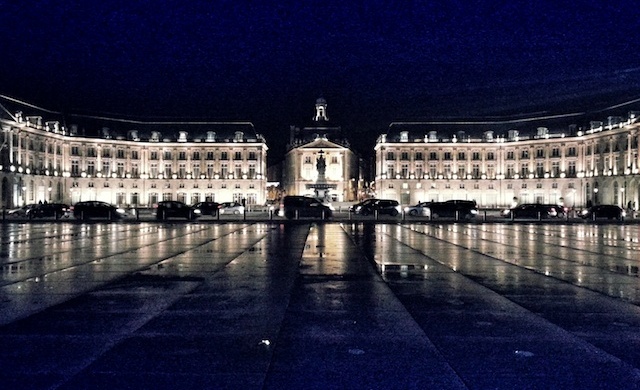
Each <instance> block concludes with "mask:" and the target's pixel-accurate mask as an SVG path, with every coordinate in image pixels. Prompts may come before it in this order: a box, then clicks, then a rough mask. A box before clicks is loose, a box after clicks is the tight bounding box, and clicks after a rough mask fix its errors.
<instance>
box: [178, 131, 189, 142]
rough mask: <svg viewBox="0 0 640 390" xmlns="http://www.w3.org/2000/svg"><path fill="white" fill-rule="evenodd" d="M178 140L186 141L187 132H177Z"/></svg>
mask: <svg viewBox="0 0 640 390" xmlns="http://www.w3.org/2000/svg"><path fill="white" fill-rule="evenodd" d="M178 134H179V135H178V142H187V132H186V131H181V132H179V133H178Z"/></svg>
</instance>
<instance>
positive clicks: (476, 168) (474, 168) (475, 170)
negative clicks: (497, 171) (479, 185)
mask: <svg viewBox="0 0 640 390" xmlns="http://www.w3.org/2000/svg"><path fill="white" fill-rule="evenodd" d="M471 175H472V176H473V178H474V179H480V164H473V166H472V167H471Z"/></svg>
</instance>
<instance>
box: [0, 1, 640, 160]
mask: <svg viewBox="0 0 640 390" xmlns="http://www.w3.org/2000/svg"><path fill="white" fill-rule="evenodd" d="M3 11H4V15H3V17H2V23H0V39H1V40H2V42H3V45H4V50H3V54H4V55H3V70H2V72H0V93H2V94H4V95H8V96H12V97H15V98H17V99H20V100H24V101H26V102H29V103H32V104H34V105H38V106H41V107H44V108H48V109H51V110H56V111H62V112H76V113H88V114H107V115H109V116H116V117H142V118H158V117H171V118H196V119H197V118H204V119H207V120H236V121H240V120H243V121H244V120H246V121H250V122H252V123H253V124H254V125H255V127H256V130H257V131H258V132H259V133H262V134H264V135H265V137H266V138H267V139H268V140H270V148H271V150H272V151H273V153H275V154H280V153H282V152H283V151H284V146H285V145H284V143H286V141H285V140H284V139H283V137H281V134H282V132H283V131H288V129H289V126H290V125H294V126H300V127H303V126H305V125H307V124H308V122H309V120H310V119H311V117H312V115H313V110H314V103H315V100H316V99H317V98H318V97H320V96H322V97H324V98H325V99H326V100H327V103H328V113H329V117H330V119H331V121H332V123H333V124H335V125H337V126H341V127H342V129H343V130H344V131H345V132H346V133H347V134H351V135H352V136H353V137H354V138H355V139H357V140H358V141H359V142H358V145H362V148H361V149H362V150H363V151H367V150H368V149H369V147H370V146H372V145H373V142H374V141H375V138H376V137H377V135H378V134H380V133H382V132H384V131H385V130H386V129H387V127H388V126H389V123H391V122H393V121H399V120H439V119H459V118H478V117H480V118H483V117H488V116H505V115H506V116H518V115H520V116H527V115H530V114H533V115H537V114H538V113H540V112H545V113H556V114H557V113H566V112H574V111H584V112H591V111H593V110H596V111H597V110H601V109H604V108H606V107H609V106H612V105H616V104H620V103H622V102H625V101H628V100H632V99H635V98H637V97H638V96H639V95H640V77H638V76H640V60H639V59H638V57H637V56H634V55H632V54H633V53H634V50H635V46H634V43H635V42H634V37H636V36H637V31H640V17H639V16H640V9H638V7H637V6H636V5H635V4H634V3H631V2H626V1H623V2H617V3H616V4H610V3H608V2H604V1H596V2H593V1H589V2H587V1H578V2H574V3H572V4H571V5H563V4H556V3H554V2H547V1H534V2H527V3H526V4H510V3H508V4H506V3H503V2H498V1H472V2H446V3H443V4H435V3H423V2H407V3H403V4H402V5H397V4H393V3H390V2H385V1H356V2H351V3H344V2H335V1H327V2H323V3H322V4H318V3H315V2H313V3H312V2H305V1H303V2H286V1H285V2H277V3H274V4H269V3H268V2H267V3H260V4H243V3H238V2H232V1H223V0H220V1H215V2H204V1H193V2H189V3H188V4H184V3H182V2H178V1H169V2H165V3H163V7H158V6H157V5H156V4H154V2H152V1H149V0H141V1H137V2H128V1H120V0H115V1H110V2H91V1H88V2H82V3H77V2H70V1H64V0H63V1H49V0H41V1H30V0H25V1H22V2H19V3H10V2H9V3H7V4H3Z"/></svg>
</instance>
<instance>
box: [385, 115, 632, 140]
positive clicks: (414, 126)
mask: <svg viewBox="0 0 640 390" xmlns="http://www.w3.org/2000/svg"><path fill="white" fill-rule="evenodd" d="M638 117H639V115H638V112H635V111H630V112H628V113H627V115H626V116H616V115H607V114H606V113H605V114H603V113H575V114H563V115H540V116H536V117H530V118H515V119H509V118H502V117H498V118H491V117H489V118H483V120H458V121H456V120H444V121H407V122H392V123H391V124H390V125H389V128H388V130H387V132H386V140H387V141H388V142H397V141H399V140H400V139H401V137H402V136H403V135H404V137H406V138H408V139H409V140H411V141H413V140H418V139H424V138H425V137H427V136H428V137H430V138H431V139H434V138H436V139H449V138H452V137H454V136H455V137H457V138H458V139H460V138H461V137H464V138H470V139H480V138H481V137H482V138H486V136H487V134H491V137H498V136H508V135H509V134H510V133H511V132H516V133H517V134H519V135H520V136H521V137H522V136H525V137H535V136H537V135H540V134H541V133H545V134H546V133H548V134H566V135H575V134H576V133H577V132H578V131H581V130H582V131H586V130H590V129H593V128H594V127H599V126H609V127H615V126H617V125H620V124H622V123H626V122H627V121H632V122H635V121H636V120H637V119H638Z"/></svg>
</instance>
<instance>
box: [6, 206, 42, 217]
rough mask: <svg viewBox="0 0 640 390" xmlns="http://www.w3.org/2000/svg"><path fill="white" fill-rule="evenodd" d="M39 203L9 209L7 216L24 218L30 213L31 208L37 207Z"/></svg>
mask: <svg viewBox="0 0 640 390" xmlns="http://www.w3.org/2000/svg"><path fill="white" fill-rule="evenodd" d="M36 206H37V204H34V203H32V204H27V205H24V206H22V207H19V208H17V209H12V210H8V211H7V216H8V217H11V218H23V217H26V216H27V215H29V210H31V209H32V208H34V207H36Z"/></svg>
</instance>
